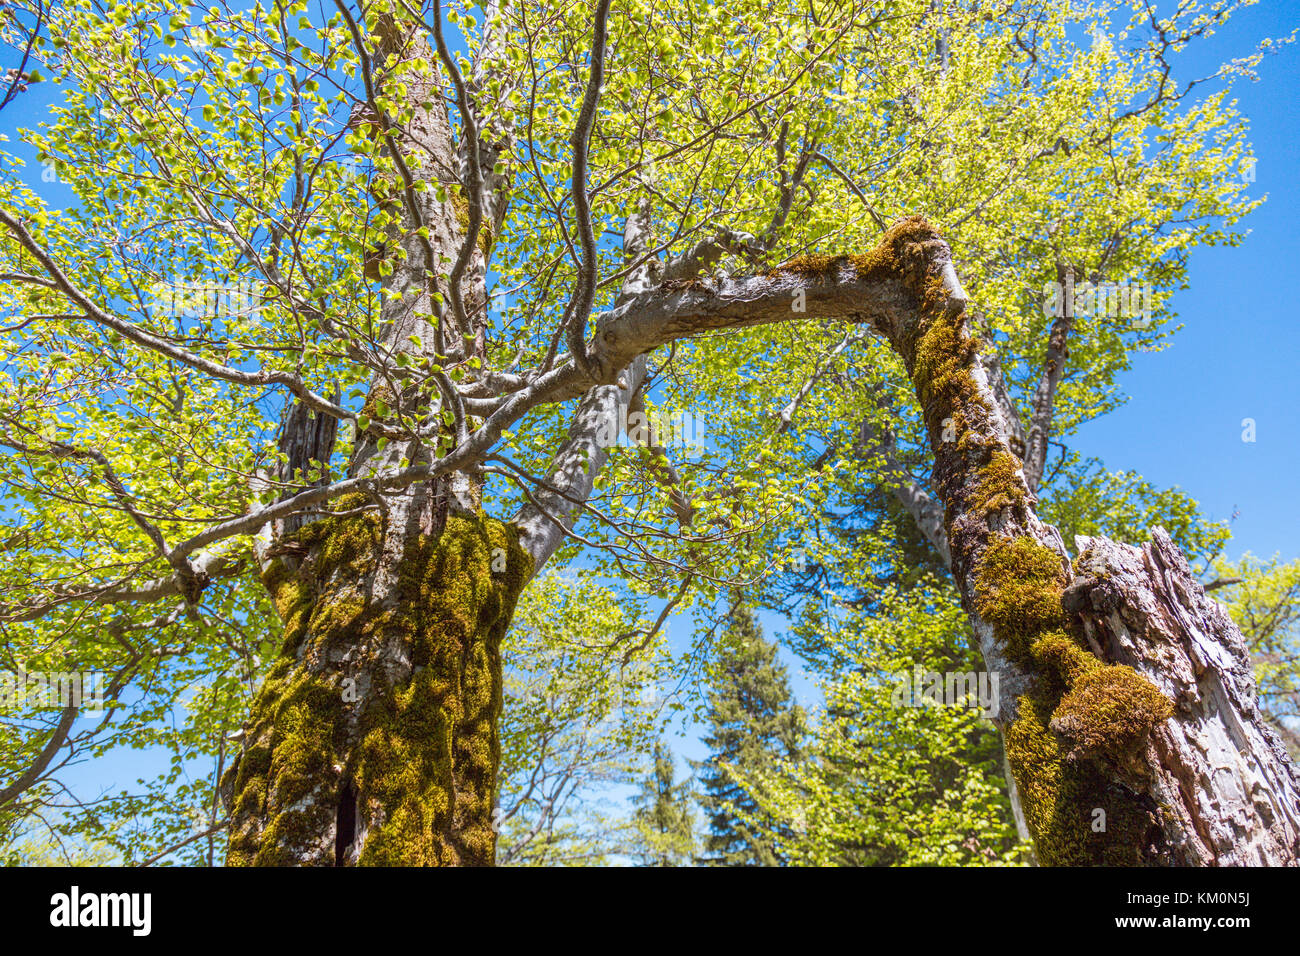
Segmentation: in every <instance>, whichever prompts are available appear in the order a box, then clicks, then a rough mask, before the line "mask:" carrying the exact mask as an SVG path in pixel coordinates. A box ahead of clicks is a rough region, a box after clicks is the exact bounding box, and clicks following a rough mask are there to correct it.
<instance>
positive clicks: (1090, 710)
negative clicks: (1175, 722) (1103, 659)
mask: <svg viewBox="0 0 1300 956" xmlns="http://www.w3.org/2000/svg"><path fill="white" fill-rule="evenodd" d="M1173 712H1174V708H1173V704H1172V702H1170V700H1169V698H1168V697H1166V696H1165V695H1164V694H1162V693H1160V691H1159V690H1158V689H1157V688H1156V687H1155V686H1154V685H1153V684H1152V683H1151V682H1150V681H1149V680H1147V679H1146V678H1145V677H1143V676H1142V675H1141V674H1139V673H1138V672H1137V671H1135V670H1133V668H1131V667H1127V666H1125V665H1122V664H1106V665H1103V666H1100V667H1095V668H1093V669H1091V670H1089V671H1087V672H1086V673H1082V674H1079V675H1078V677H1077V678H1076V680H1075V681H1074V682H1073V683H1072V685H1071V686H1070V689H1069V690H1068V691H1067V692H1066V694H1065V696H1064V697H1062V698H1061V702H1060V703H1059V704H1058V705H1057V707H1056V710H1055V712H1054V713H1053V714H1052V723H1051V726H1052V729H1053V730H1055V731H1057V732H1058V733H1061V734H1064V735H1065V736H1066V737H1068V738H1069V739H1070V741H1071V743H1072V744H1073V749H1072V750H1071V756H1072V757H1075V758H1078V757H1098V758H1104V759H1106V760H1108V761H1112V762H1115V763H1122V762H1124V761H1125V760H1126V759H1127V758H1129V757H1131V756H1133V755H1134V754H1136V753H1137V751H1138V750H1139V749H1140V748H1141V747H1142V745H1143V744H1145V742H1146V740H1147V738H1148V737H1149V736H1150V734H1151V731H1152V730H1153V729H1155V727H1156V726H1157V725H1159V724H1160V723H1162V722H1163V721H1165V720H1168V719H1169V718H1170V717H1172V716H1173Z"/></svg>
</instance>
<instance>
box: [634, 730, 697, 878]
mask: <svg viewBox="0 0 1300 956" xmlns="http://www.w3.org/2000/svg"><path fill="white" fill-rule="evenodd" d="M676 777H677V772H676V768H675V767H674V765H673V755H672V752H671V751H669V750H668V748H667V747H665V746H664V745H663V743H662V742H657V743H656V744H655V753H654V766H653V768H652V769H651V771H650V773H649V774H648V775H647V776H646V777H645V778H644V779H642V780H641V782H640V787H641V792H640V793H638V794H637V795H636V796H634V797H633V798H632V802H633V803H634V804H636V810H635V811H634V812H633V814H632V829H633V833H634V846H633V848H632V851H631V855H632V856H633V857H634V858H635V859H636V860H637V861H638V863H640V865H641V866H682V865H685V864H688V863H689V862H690V861H691V859H692V858H693V857H694V855H695V819H694V814H693V813H692V812H691V781H690V779H689V778H687V779H686V780H683V781H681V782H680V783H678V782H677V780H676Z"/></svg>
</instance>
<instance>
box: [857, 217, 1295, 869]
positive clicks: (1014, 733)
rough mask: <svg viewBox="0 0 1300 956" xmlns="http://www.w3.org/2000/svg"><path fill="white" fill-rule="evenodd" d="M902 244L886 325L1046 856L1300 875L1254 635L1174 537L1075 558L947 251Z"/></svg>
mask: <svg viewBox="0 0 1300 956" xmlns="http://www.w3.org/2000/svg"><path fill="white" fill-rule="evenodd" d="M885 245H886V247H887V248H886V249H885V250H884V255H886V256H887V257H888V258H889V259H890V260H891V261H892V262H893V263H894V265H895V268H896V269H897V272H898V275H899V279H900V282H901V284H902V285H903V286H904V287H905V289H906V292H905V293H904V294H903V295H902V296H900V299H899V301H898V303H897V305H896V307H895V308H892V309H889V310H886V311H885V312H883V313H882V314H878V315H876V316H874V317H873V323H874V325H875V327H876V329H877V331H879V332H880V333H881V334H882V335H884V336H885V337H886V338H888V340H889V341H890V342H891V343H892V344H893V346H894V348H895V349H896V350H897V351H898V353H899V355H900V356H901V357H902V358H903V361H904V363H905V365H906V367H907V370H908V373H909V375H910V376H911V378H912V381H913V384H914V387H915V390H916V394H917V398H918V400H919V401H920V404H921V408H922V412H923V415H924V418H925V422H926V428H927V432H928V435H929V442H930V445H931V448H932V450H933V452H934V459H935V461H934V485H935V488H936V489H937V491H938V494H939V496H940V498H942V499H943V501H944V503H945V505H946V511H945V525H946V530H947V538H948V542H949V547H950V550H951V554H952V563H953V572H954V575H955V577H956V580H957V583H958V587H959V589H960V591H961V594H962V600H963V604H964V606H965V607H966V610H967V612H968V614H969V615H970V617H971V621H972V624H973V626H974V628H975V632H976V634H977V635H978V638H979V641H980V646H981V651H982V653H983V656H984V660H985V664H986V666H987V667H988V668H989V669H990V670H992V671H996V672H998V673H999V675H1000V688H1001V692H1002V693H1001V699H1000V701H999V703H998V717H997V722H998V723H999V724H1000V725H1001V727H1002V728H1003V730H1004V731H1005V733H1006V737H1007V744H1008V754H1007V755H1008V760H1009V763H1010V765H1011V770H1012V773H1013V775H1014V777H1015V781H1016V785H1017V788H1018V790H1019V793H1020V796H1021V799H1022V801H1023V806H1024V810H1025V815H1026V819H1027V822H1028V824H1029V829H1030V831H1031V833H1032V835H1033V837H1034V842H1035V850H1036V853H1037V855H1038V859H1039V860H1040V862H1042V863H1044V864H1048V865H1052V864H1155V865H1233V864H1242V863H1252V864H1268V865H1296V864H1297V861H1298V856H1300V826H1298V825H1297V821H1300V776H1298V775H1297V771H1296V768H1295V766H1294V764H1293V763H1292V762H1291V761H1290V759H1289V757H1288V756H1287V754H1286V751H1285V748H1284V747H1283V746H1282V744H1281V741H1280V740H1279V739H1278V738H1277V736H1276V734H1275V733H1274V732H1273V730H1272V728H1271V727H1269V726H1268V724H1267V721H1266V720H1265V718H1264V717H1263V715H1262V713H1261V712H1260V710H1259V708H1258V707H1257V706H1256V703H1255V688H1254V679H1253V676H1252V673H1251V668H1250V662H1249V657H1248V655H1247V653H1246V648H1245V644H1244V641H1243V640H1242V638H1241V635H1240V633H1239V632H1238V631H1237V628H1236V627H1235V625H1233V624H1232V622H1231V620H1230V619H1229V618H1228V616H1227V615H1226V614H1225V613H1224V612H1223V611H1222V609H1220V608H1219V607H1218V606H1217V605H1215V604H1214V602H1212V601H1210V600H1209V599H1208V598H1206V597H1205V593H1204V590H1203V589H1202V588H1201V586H1200V585H1199V584H1198V583H1197V582H1196V580H1195V579H1194V577H1193V576H1192V574H1191V571H1190V569H1189V568H1188V566H1187V563H1186V560H1185V559H1184V558H1183V556H1182V555H1181V553H1180V552H1179V551H1178V549H1177V547H1176V546H1175V545H1174V544H1173V542H1172V541H1171V540H1170V539H1169V536H1168V535H1167V534H1165V533H1164V532H1163V531H1162V530H1160V529H1155V530H1154V532H1153V538H1152V541H1151V543H1150V544H1148V545H1146V546H1144V547H1143V548H1141V549H1138V548H1133V547H1131V546H1127V545H1121V544H1116V543H1115V542H1111V541H1108V540H1105V539H1099V538H1093V539H1086V540H1082V541H1080V542H1079V544H1080V547H1081V549H1082V553H1081V554H1080V556H1079V559H1078V561H1077V562H1075V564H1074V565H1073V566H1072V565H1071V562H1070V559H1069V555H1068V553H1067V551H1066V548H1065V544H1064V542H1063V541H1062V539H1061V535H1060V533H1059V532H1058V531H1057V530H1056V529H1055V528H1053V527H1051V526H1050V525H1045V524H1043V523H1042V522H1041V521H1039V519H1038V517H1037V515H1036V514H1035V512H1034V497H1033V494H1032V492H1031V491H1030V489H1029V487H1028V485H1027V484H1026V481H1025V476H1024V471H1023V468H1022V465H1021V462H1020V460H1019V458H1018V457H1016V455H1015V454H1014V453H1013V452H1012V449H1011V446H1010V443H1009V440H1008V430H1007V429H1006V428H1005V426H1004V423H1003V422H1002V421H1001V418H1002V415H1001V413H1000V412H999V411H998V410H997V409H998V403H997V400H996V396H995V395H994V392H993V390H992V388H991V386H990V382H989V378H988V374H987V370H986V368H985V366H984V364H983V363H982V362H981V361H980V360H979V348H980V346H979V343H978V342H977V341H975V340H974V339H973V338H972V337H971V336H970V335H969V334H968V333H967V331H966V329H965V327H964V312H965V308H966V304H967V299H966V294H965V292H964V291H963V290H962V288H961V285H960V282H959V281H958V279H957V276H956V274H955V272H954V270H953V266H952V261H951V253H950V251H949V249H948V247H947V244H946V243H945V242H944V241H943V240H942V238H941V237H940V235H939V233H938V232H937V230H935V229H934V228H933V227H931V226H929V225H928V224H927V223H925V222H924V221H923V220H917V219H914V220H909V221H905V222H904V223H901V224H899V225H897V226H895V227H894V228H893V229H892V230H891V231H890V233H889V235H887V236H886V240H885ZM946 421H947V422H949V423H955V425H956V428H955V430H949V431H948V434H947V435H945V422H946Z"/></svg>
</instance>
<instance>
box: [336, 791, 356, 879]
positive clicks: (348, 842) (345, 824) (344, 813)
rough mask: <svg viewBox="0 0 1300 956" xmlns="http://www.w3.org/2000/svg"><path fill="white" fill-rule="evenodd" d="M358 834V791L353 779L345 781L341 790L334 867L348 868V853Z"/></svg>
mask: <svg viewBox="0 0 1300 956" xmlns="http://www.w3.org/2000/svg"><path fill="white" fill-rule="evenodd" d="M356 832H357V791H356V788H355V787H353V786H352V779H351V778H348V779H347V780H345V781H343V786H342V788H340V790H339V812H338V818H337V820H336V822H335V827H334V865H335V866H346V865H347V863H348V852H349V851H350V850H351V849H352V842H353V840H354V839H355V838H356Z"/></svg>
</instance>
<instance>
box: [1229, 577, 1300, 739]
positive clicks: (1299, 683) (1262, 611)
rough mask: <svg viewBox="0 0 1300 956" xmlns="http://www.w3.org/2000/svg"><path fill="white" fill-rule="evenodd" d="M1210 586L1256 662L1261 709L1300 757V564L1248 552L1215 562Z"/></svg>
mask: <svg viewBox="0 0 1300 956" xmlns="http://www.w3.org/2000/svg"><path fill="white" fill-rule="evenodd" d="M1214 570H1215V573H1216V575H1217V576H1216V577H1215V579H1214V581H1212V582H1211V583H1210V584H1208V585H1207V586H1206V590H1207V591H1208V590H1216V591H1217V590H1218V589H1219V588H1222V589H1223V591H1220V592H1219V594H1220V595H1221V600H1222V601H1223V604H1224V608H1225V609H1226V610H1227V612H1228V614H1229V615H1230V616H1231V617H1232V620H1233V622H1234V623H1235V624H1236V625H1237V627H1239V628H1240V629H1241V635H1242V637H1243V638H1244V639H1245V641H1246V646H1247V648H1248V649H1249V651H1250V654H1251V659H1252V660H1253V661H1254V664H1255V678H1256V682H1257V685H1258V693H1259V707H1260V710H1262V711H1263V713H1264V716H1265V718H1266V719H1267V720H1268V721H1269V723H1270V724H1271V725H1272V727H1273V729H1274V730H1275V731H1277V733H1278V735H1279V736H1281V738H1282V742H1283V743H1284V744H1285V745H1286V748H1287V751H1288V752H1289V753H1290V754H1291V756H1292V758H1295V759H1300V730H1298V729H1297V726H1296V720H1297V718H1300V562H1297V561H1292V562H1291V563H1290V564H1281V563H1280V562H1279V560H1278V558H1277V557H1276V556H1274V557H1273V558H1272V559H1271V560H1268V561H1262V560H1260V559H1259V558H1256V557H1255V556H1254V555H1252V554H1249V553H1247V554H1244V555H1242V556H1241V558H1240V559H1239V560H1237V561H1235V562H1233V561H1228V560H1226V559H1222V558H1220V559H1219V560H1216V561H1215V562H1214Z"/></svg>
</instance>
